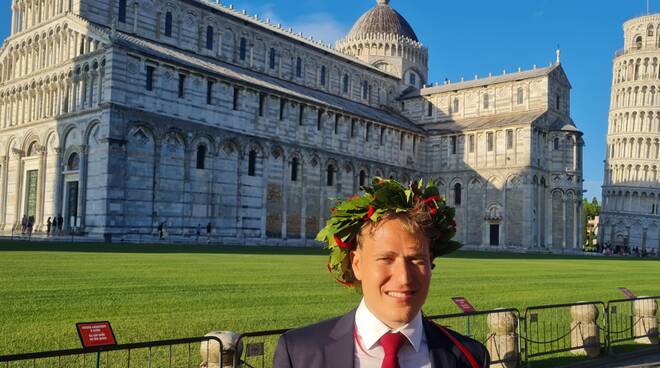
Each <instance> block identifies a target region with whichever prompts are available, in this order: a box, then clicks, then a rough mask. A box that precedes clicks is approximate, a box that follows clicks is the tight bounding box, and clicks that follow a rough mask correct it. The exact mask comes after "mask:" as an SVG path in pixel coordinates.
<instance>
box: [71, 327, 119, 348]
mask: <svg viewBox="0 0 660 368" xmlns="http://www.w3.org/2000/svg"><path fill="white" fill-rule="evenodd" d="M76 328H77V329H78V336H80V342H82V345H83V347H84V348H95V347H99V346H109V345H117V340H115V334H114V333H113V332H112V327H111V326H110V322H107V321H106V322H84V323H76Z"/></svg>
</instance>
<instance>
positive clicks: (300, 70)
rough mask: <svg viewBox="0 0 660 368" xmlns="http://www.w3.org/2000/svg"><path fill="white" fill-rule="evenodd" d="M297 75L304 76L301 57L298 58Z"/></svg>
mask: <svg viewBox="0 0 660 368" xmlns="http://www.w3.org/2000/svg"><path fill="white" fill-rule="evenodd" d="M296 77H298V78H301V77H302V59H301V58H300V57H298V58H296Z"/></svg>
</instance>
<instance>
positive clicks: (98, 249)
mask: <svg viewBox="0 0 660 368" xmlns="http://www.w3.org/2000/svg"><path fill="white" fill-rule="evenodd" d="M0 251H12V252H21V251H23V252H90V253H215V254H269V255H327V254H328V251H327V250H326V249H323V248H322V247H321V246H320V245H319V246H313V247H290V246H260V245H254V246H252V245H251V246H236V245H221V244H203V243H202V244H200V243H191V244H181V243H176V244H171V243H160V244H159V243H152V244H136V243H98V242H97V243H84V242H80V243H77V242H66V241H62V242H59V241H37V240H34V241H26V240H0ZM446 258H465V259H529V260H534V259H563V260H566V259H575V260H590V259H593V260H599V261H658V260H659V259H658V258H634V257H591V256H580V255H574V254H573V255H562V254H537V253H509V252H480V251H458V252H455V253H452V254H451V255H448V256H446Z"/></svg>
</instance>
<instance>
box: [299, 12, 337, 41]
mask: <svg viewBox="0 0 660 368" xmlns="http://www.w3.org/2000/svg"><path fill="white" fill-rule="evenodd" d="M292 27H293V30H294V31H296V32H302V33H303V34H304V35H305V36H312V37H314V39H315V40H321V41H324V42H327V43H330V44H333V45H334V43H335V41H337V40H339V39H341V38H344V37H345V36H346V34H348V31H349V29H348V27H347V26H346V25H344V24H342V23H340V22H339V21H338V20H337V19H335V18H334V16H333V15H332V14H330V13H311V14H305V15H302V16H300V17H298V19H296V20H295V22H294V23H293V25H292Z"/></svg>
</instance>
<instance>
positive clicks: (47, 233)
mask: <svg viewBox="0 0 660 368" xmlns="http://www.w3.org/2000/svg"><path fill="white" fill-rule="evenodd" d="M51 226H53V223H52V222H51V221H50V216H48V220H46V236H50V227H51Z"/></svg>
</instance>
